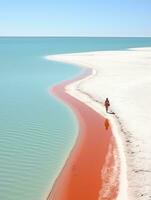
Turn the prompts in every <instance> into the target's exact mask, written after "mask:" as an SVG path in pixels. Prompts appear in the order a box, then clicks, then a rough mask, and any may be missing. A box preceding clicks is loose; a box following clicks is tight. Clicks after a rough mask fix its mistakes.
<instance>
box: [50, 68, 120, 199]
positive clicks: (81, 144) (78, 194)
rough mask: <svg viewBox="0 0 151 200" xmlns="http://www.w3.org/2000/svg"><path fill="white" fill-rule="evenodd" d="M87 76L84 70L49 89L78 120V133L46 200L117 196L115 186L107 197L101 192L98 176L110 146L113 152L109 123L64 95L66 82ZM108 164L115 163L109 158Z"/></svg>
mask: <svg viewBox="0 0 151 200" xmlns="http://www.w3.org/2000/svg"><path fill="white" fill-rule="evenodd" d="M90 74H91V70H87V71H86V73H85V74H84V75H81V76H80V77H78V78H76V79H74V80H72V81H65V82H63V83H62V84H60V85H57V86H54V87H53V89H50V92H53V94H54V95H55V96H56V97H57V98H59V99H61V100H62V101H64V102H65V103H66V104H68V105H69V106H70V107H71V108H72V110H73V111H74V113H75V114H76V116H77V119H78V121H79V127H80V128H79V129H80V130H79V135H78V138H77V140H76V143H75V145H74V147H73V149H72V151H71V153H70V155H69V157H68V160H67V161H66V163H65V165H64V167H63V169H62V171H61V173H60V175H59V176H58V178H57V179H56V181H55V183H54V186H53V188H52V191H51V192H50V194H49V195H48V197H47V200H98V199H101V200H113V199H114V198H115V197H116V196H117V190H118V186H117V184H115V185H114V186H113V185H112V187H111V190H110V195H109V196H108V197H107V198H106V197H103V194H102V193H101V189H102V187H104V185H105V184H108V183H107V180H106V179H105V178H103V177H102V176H101V171H102V170H103V168H104V165H105V163H106V157H107V155H108V151H109V146H112V151H114V149H116V146H115V144H114V139H113V136H112V132H111V129H110V124H109V122H108V120H107V119H104V118H103V117H102V116H101V115H99V114H98V113H96V112H95V111H94V110H92V109H91V108H90V107H88V106H87V105H85V104H84V103H82V102H80V101H79V100H77V99H75V98H73V97H72V96H70V95H69V94H67V93H66V92H65V87H66V86H67V85H68V84H69V83H72V82H74V81H75V80H78V79H81V78H83V77H85V76H88V75H90ZM58 126H59V122H58ZM110 153H111V152H110ZM107 163H109V165H112V164H114V162H113V158H112V156H111V157H110V161H108V162H107ZM106 167H107V166H106ZM101 195H102V196H101Z"/></svg>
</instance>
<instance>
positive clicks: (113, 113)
mask: <svg viewBox="0 0 151 200" xmlns="http://www.w3.org/2000/svg"><path fill="white" fill-rule="evenodd" d="M107 113H108V114H112V115H115V112H109V111H107Z"/></svg>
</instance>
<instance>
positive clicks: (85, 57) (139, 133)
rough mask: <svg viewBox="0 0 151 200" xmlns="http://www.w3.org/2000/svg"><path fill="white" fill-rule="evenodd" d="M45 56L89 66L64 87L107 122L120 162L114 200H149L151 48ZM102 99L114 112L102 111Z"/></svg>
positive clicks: (150, 193) (150, 167) (150, 192)
mask: <svg viewBox="0 0 151 200" xmlns="http://www.w3.org/2000/svg"><path fill="white" fill-rule="evenodd" d="M47 59H49V60H53V61H59V62H66V63H71V64H75V65H79V66H82V67H85V68H90V69H92V72H93V73H92V75H90V76H89V77H87V78H85V79H83V80H80V81H77V82H75V83H73V84H70V85H68V87H67V88H66V90H67V92H68V93H69V94H70V95H72V96H74V97H75V98H77V99H79V100H80V101H82V102H84V103H86V104H87V105H89V106H90V107H91V108H93V109H94V110H96V111H97V112H99V113H101V115H103V116H104V117H105V118H108V119H109V120H110V123H111V125H112V130H113V133H114V137H115V139H116V143H117V147H118V156H119V161H120V166H121V169H120V180H119V181H120V188H119V196H118V198H117V199H118V200H150V199H151V159H150V157H151V147H150V146H151V125H150V123H151V106H150V103H151V48H138V49H129V50H125V51H101V52H88V53H74V54H64V55H63V54H62V55H51V56H47ZM106 97H108V98H109V100H110V104H111V111H113V112H115V115H111V114H106V113H105V108H104V106H103V104H104V100H105V98H106ZM100 173H101V172H100ZM117 173H118V170H117Z"/></svg>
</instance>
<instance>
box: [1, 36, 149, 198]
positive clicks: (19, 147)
mask: <svg viewBox="0 0 151 200" xmlns="http://www.w3.org/2000/svg"><path fill="white" fill-rule="evenodd" d="M145 46H151V39H150V38H124V39H122V38H115V39H114V38H0V91H1V95H0V199H3V200H20V199H22V200H27V199H28V200H41V199H43V196H44V195H45V194H46V193H47V192H48V190H49V189H50V187H51V185H52V184H53V181H54V179H55V178H56V176H57V174H58V172H59V170H60V168H61V166H62V165H63V163H64V160H65V159H66V158H67V155H68V153H69V152H70V150H71V148H72V146H73V143H74V141H75V139H76V136H77V132H78V123H77V120H76V118H75V116H74V114H73V113H72V112H71V110H70V109H69V108H68V107H67V106H65V105H64V104H63V103H61V102H60V101H58V100H56V98H55V97H53V96H52V95H49V93H48V88H49V87H52V86H53V85H55V84H57V83H59V82H61V81H63V80H66V79H70V78H72V77H74V76H75V75H78V74H80V73H81V71H82V70H81V69H80V68H78V67H75V66H72V65H67V64H61V63H56V62H50V61H47V60H45V59H44V56H46V55H48V54H56V53H71V52H82V51H96V50H117V49H126V48H129V47H145Z"/></svg>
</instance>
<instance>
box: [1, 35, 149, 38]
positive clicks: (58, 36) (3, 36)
mask: <svg viewBox="0 0 151 200" xmlns="http://www.w3.org/2000/svg"><path fill="white" fill-rule="evenodd" d="M9 37H11V38H13V37H14V38H15V37H22V38H23V37H24V38H25V37H26V38H27V37H35V38H36V37H37V38H44V37H45V38H48V37H49V38H50V37H51V38H61V37H62V38H63V37H64V38H67V37H70V38H73V37H74V38H75V37H77V38H151V36H87V35H85V36H84V35H81V36H80V35H73V36H72V35H62V36H61V35H56V36H55V35H39V36H38V35H6V36H5V35H0V38H9Z"/></svg>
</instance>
